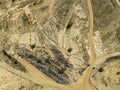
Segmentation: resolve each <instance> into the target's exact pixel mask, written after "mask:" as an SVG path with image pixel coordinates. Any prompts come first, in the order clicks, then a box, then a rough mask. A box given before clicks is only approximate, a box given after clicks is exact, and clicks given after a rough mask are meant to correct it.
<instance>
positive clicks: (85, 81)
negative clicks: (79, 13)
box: [81, 0, 96, 90]
mask: <svg viewBox="0 0 120 90" xmlns="http://www.w3.org/2000/svg"><path fill="white" fill-rule="evenodd" d="M87 4H88V10H89V22H90V23H89V25H90V26H89V47H90V52H91V56H90V67H89V68H88V69H87V71H86V72H85V77H84V79H83V82H82V84H83V85H82V89H81V90H92V89H91V86H90V83H89V77H90V73H91V71H92V68H93V66H94V63H95V57H96V55H95V50H94V43H93V18H94V17H93V10H92V5H91V0H87Z"/></svg>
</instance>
